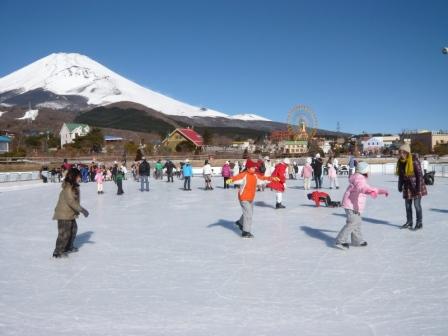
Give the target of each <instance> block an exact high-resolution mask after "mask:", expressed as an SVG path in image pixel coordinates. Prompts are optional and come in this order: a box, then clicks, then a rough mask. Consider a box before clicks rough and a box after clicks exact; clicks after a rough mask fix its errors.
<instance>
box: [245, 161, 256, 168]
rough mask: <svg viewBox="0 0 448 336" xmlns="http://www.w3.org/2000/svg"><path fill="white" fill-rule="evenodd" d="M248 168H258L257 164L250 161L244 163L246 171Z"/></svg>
mask: <svg viewBox="0 0 448 336" xmlns="http://www.w3.org/2000/svg"><path fill="white" fill-rule="evenodd" d="M249 168H258V163H256V162H255V161H252V160H247V161H246V169H249Z"/></svg>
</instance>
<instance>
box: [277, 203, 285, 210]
mask: <svg viewBox="0 0 448 336" xmlns="http://www.w3.org/2000/svg"><path fill="white" fill-rule="evenodd" d="M275 208H276V209H284V208H286V207H285V206H284V205H283V204H281V203H277V204H275Z"/></svg>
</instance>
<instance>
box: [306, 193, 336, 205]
mask: <svg viewBox="0 0 448 336" xmlns="http://www.w3.org/2000/svg"><path fill="white" fill-rule="evenodd" d="M307 196H308V199H309V200H310V201H314V202H315V203H316V207H319V206H320V202H323V203H324V204H325V206H327V207H330V208H336V207H340V206H341V202H334V201H332V200H331V197H330V195H328V194H327V193H324V192H322V191H314V192H312V193H309V194H308V195H307Z"/></svg>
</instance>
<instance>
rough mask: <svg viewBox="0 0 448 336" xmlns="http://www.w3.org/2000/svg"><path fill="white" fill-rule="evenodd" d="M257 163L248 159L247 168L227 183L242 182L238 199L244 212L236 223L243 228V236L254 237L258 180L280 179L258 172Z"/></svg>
mask: <svg viewBox="0 0 448 336" xmlns="http://www.w3.org/2000/svg"><path fill="white" fill-rule="evenodd" d="M256 168H257V163H256V162H254V161H252V160H247V161H246V170H245V171H243V172H242V173H240V174H238V175H236V176H233V177H232V178H230V179H228V180H227V183H233V182H238V183H240V190H239V191H238V199H239V201H240V205H241V208H242V209H243V214H242V215H241V218H240V219H239V220H238V221H236V225H238V227H239V228H240V230H241V236H242V237H243V238H253V237H254V236H253V235H252V233H251V230H252V214H253V211H254V204H253V202H254V198H255V193H256V190H257V181H258V180H263V181H278V178H277V177H266V176H263V175H261V174H259V173H257V172H256Z"/></svg>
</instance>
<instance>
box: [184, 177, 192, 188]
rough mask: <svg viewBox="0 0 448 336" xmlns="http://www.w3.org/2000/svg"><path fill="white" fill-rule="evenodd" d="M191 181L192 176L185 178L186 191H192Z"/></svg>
mask: <svg viewBox="0 0 448 336" xmlns="http://www.w3.org/2000/svg"><path fill="white" fill-rule="evenodd" d="M190 181H191V177H190V176H185V177H184V189H185V190H190V189H191V188H190Z"/></svg>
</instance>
